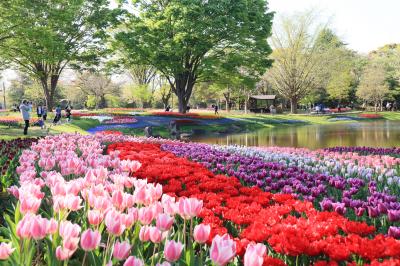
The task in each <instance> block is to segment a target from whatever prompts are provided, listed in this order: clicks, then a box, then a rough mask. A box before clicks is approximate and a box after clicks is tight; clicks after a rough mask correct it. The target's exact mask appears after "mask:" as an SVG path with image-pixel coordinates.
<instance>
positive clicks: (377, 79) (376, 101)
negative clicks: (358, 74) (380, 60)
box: [357, 64, 389, 111]
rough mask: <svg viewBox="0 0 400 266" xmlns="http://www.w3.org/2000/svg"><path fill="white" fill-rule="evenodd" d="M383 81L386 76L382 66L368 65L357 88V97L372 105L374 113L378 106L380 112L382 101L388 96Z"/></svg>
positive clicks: (387, 89) (387, 90) (386, 87)
mask: <svg viewBox="0 0 400 266" xmlns="http://www.w3.org/2000/svg"><path fill="white" fill-rule="evenodd" d="M385 81H386V75H385V70H384V68H383V66H382V65H375V64H370V65H368V66H367V68H366V69H365V71H364V73H363V76H362V79H361V82H360V86H359V87H358V90H357V96H358V97H360V98H361V99H363V100H364V101H365V102H368V103H373V105H374V107H375V111H377V108H378V106H380V107H381V111H382V108H383V100H384V99H385V98H386V97H387V96H388V94H389V88H388V86H387V84H386V83H385Z"/></svg>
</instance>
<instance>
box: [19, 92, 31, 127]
mask: <svg viewBox="0 0 400 266" xmlns="http://www.w3.org/2000/svg"><path fill="white" fill-rule="evenodd" d="M19 109H20V110H21V115H22V119H23V120H24V121H25V127H24V135H28V128H29V119H30V118H31V115H30V113H29V112H30V110H31V108H30V106H29V104H28V101H27V100H23V101H22V103H21V105H20V106H19Z"/></svg>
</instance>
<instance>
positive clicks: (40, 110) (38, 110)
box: [36, 103, 43, 118]
mask: <svg viewBox="0 0 400 266" xmlns="http://www.w3.org/2000/svg"><path fill="white" fill-rule="evenodd" d="M36 114H37V117H39V118H41V117H42V116H43V106H42V104H41V103H39V105H38V106H37V107H36Z"/></svg>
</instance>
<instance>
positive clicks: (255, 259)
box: [244, 243, 267, 266]
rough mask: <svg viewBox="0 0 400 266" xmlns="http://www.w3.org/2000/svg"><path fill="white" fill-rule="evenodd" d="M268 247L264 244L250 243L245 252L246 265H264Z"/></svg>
mask: <svg viewBox="0 0 400 266" xmlns="http://www.w3.org/2000/svg"><path fill="white" fill-rule="evenodd" d="M266 250H267V248H266V247H265V245H263V244H260V243H259V244H254V243H250V244H249V245H248V246H247V248H246V253H245V254H244V266H262V265H263V263H264V256H265V254H266Z"/></svg>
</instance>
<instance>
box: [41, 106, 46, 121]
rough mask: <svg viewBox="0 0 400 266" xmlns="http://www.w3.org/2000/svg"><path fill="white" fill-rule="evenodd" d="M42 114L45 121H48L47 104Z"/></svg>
mask: <svg viewBox="0 0 400 266" xmlns="http://www.w3.org/2000/svg"><path fill="white" fill-rule="evenodd" d="M42 116H43V121H46V119H47V107H46V106H43V109H42Z"/></svg>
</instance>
